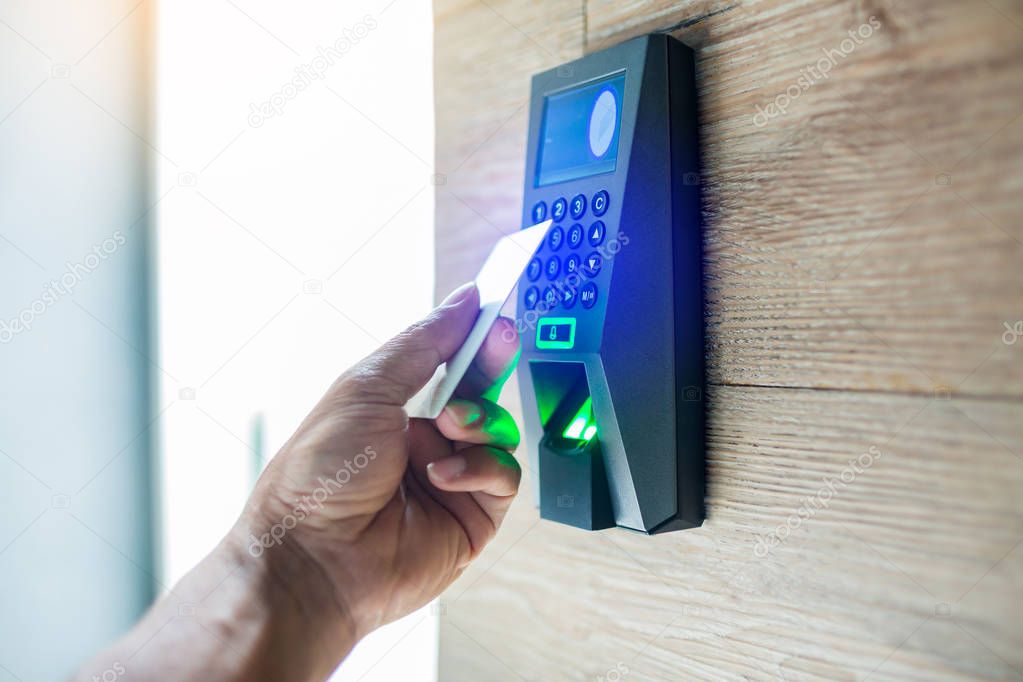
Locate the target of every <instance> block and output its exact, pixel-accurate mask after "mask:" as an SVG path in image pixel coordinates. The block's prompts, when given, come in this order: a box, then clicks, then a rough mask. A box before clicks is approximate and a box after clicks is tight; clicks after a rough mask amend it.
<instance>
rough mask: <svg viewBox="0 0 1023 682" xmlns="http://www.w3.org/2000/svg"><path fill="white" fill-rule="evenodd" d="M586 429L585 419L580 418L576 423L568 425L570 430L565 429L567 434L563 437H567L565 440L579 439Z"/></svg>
mask: <svg viewBox="0 0 1023 682" xmlns="http://www.w3.org/2000/svg"><path fill="white" fill-rule="evenodd" d="M585 428H586V420H585V419H583V418H582V417H579V418H578V419H576V420H575V421H573V422H572V423H571V424H569V425H568V428H567V429H565V433H564V434H563V435H564V436H565V438H578V437H579V436H581V435H583V429H585Z"/></svg>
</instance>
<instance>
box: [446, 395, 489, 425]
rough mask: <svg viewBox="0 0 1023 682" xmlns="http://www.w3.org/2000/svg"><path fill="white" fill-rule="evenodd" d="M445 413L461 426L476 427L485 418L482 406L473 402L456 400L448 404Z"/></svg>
mask: <svg viewBox="0 0 1023 682" xmlns="http://www.w3.org/2000/svg"><path fill="white" fill-rule="evenodd" d="M444 411H445V412H447V413H448V416H449V417H451V419H452V420H453V421H454V422H455V423H456V424H458V425H459V426H474V425H475V424H476V423H477V422H479V420H480V417H482V416H483V411H482V410H480V406H479V405H477V404H476V403H474V402H472V401H471V400H459V399H457V398H456V399H455V400H452V401H450V402H448V404H447V406H446V407H445V408H444Z"/></svg>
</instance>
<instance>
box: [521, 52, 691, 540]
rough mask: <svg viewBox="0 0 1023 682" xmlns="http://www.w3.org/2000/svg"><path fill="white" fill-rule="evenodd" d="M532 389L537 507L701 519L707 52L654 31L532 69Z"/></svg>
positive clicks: (621, 522) (526, 318)
mask: <svg viewBox="0 0 1023 682" xmlns="http://www.w3.org/2000/svg"><path fill="white" fill-rule="evenodd" d="M528 139H529V143H528V147H527V151H526V178H525V192H524V202H523V212H522V224H523V225H524V226H527V225H533V224H534V223H537V222H540V221H542V220H547V219H549V220H552V221H553V223H554V224H553V226H552V227H551V228H550V230H549V232H548V235H547V238H546V240H545V242H544V244H543V245H542V246H541V248H540V250H539V251H538V253H537V254H536V256H535V257H534V258H533V259H532V261H531V262H530V263H529V265H528V266H527V268H526V271H525V273H524V274H523V276H522V278H521V280H520V281H519V286H518V300H517V311H518V314H517V323H518V325H519V329H520V332H521V333H522V358H521V361H520V364H519V378H520V380H519V385H520V390H521V392H522V403H523V411H524V421H525V434H524V435H525V443H526V447H527V448H528V449H529V457H530V462H531V468H532V470H533V471H534V472H538V476H536V477H535V478H536V489H535V492H536V495H537V500H538V503H539V507H540V515H541V517H542V518H544V519H549V520H552V521H558V522H562V523H566V524H569V525H573V526H577V527H580V528H586V529H600V528H608V527H612V526H620V527H623V528H628V529H632V530H635V531H640V532H643V533H656V532H661V531H669V530H677V529H683V528H691V527H693V526H698V525H700V524H701V523H702V522H703V519H704V402H703V398H704V395H705V393H704V315H703V310H704V303H703V301H704V299H703V277H702V271H703V258H702V236H701V212H700V183H699V178H700V175H699V173H700V167H699V153H698V129H697V109H696V82H695V70H694V59H693V52H692V50H690V49H689V48H688V47H686V46H685V45H683V44H682V43H680V42H678V41H677V40H675V39H673V38H671V37H670V36H667V35H660V34H655V35H648V36H643V37H640V38H636V39H633V40H630V41H628V42H625V43H622V44H620V45H618V46H615V47H611V48H608V49H606V50H602V51H600V52H596V53H593V54H590V55H587V56H585V57H583V58H581V59H578V60H576V61H573V62H570V63H568V64H564V65H562V66H559V67H557V68H556V69H552V70H550V71H546V72H544V73H540V74H537V75H536V76H534V77H533V82H532V98H531V103H530V110H529V138H528Z"/></svg>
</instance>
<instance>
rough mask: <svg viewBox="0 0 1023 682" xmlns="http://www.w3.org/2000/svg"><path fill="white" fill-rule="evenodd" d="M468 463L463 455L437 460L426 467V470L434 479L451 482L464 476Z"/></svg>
mask: <svg viewBox="0 0 1023 682" xmlns="http://www.w3.org/2000/svg"><path fill="white" fill-rule="evenodd" d="M465 467H466V461H465V457H463V456H462V455H452V456H451V457H445V458H444V459H440V460H437V461H436V462H430V463H429V464H427V465H426V470H427V471H428V472H429V473H430V475H431V476H433V477H434V478H436V479H438V480H440V481H444V482H449V481H453V480H455V479H456V478H458V477H459V476H461V475H462V472H464V471H465Z"/></svg>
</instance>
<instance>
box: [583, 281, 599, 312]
mask: <svg viewBox="0 0 1023 682" xmlns="http://www.w3.org/2000/svg"><path fill="white" fill-rule="evenodd" d="M579 300H580V301H582V304H583V307H584V308H592V307H593V306H595V305H596V304H597V285H596V284H594V283H593V282H587V283H586V285H585V286H583V288H582V289H580V290H579Z"/></svg>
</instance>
